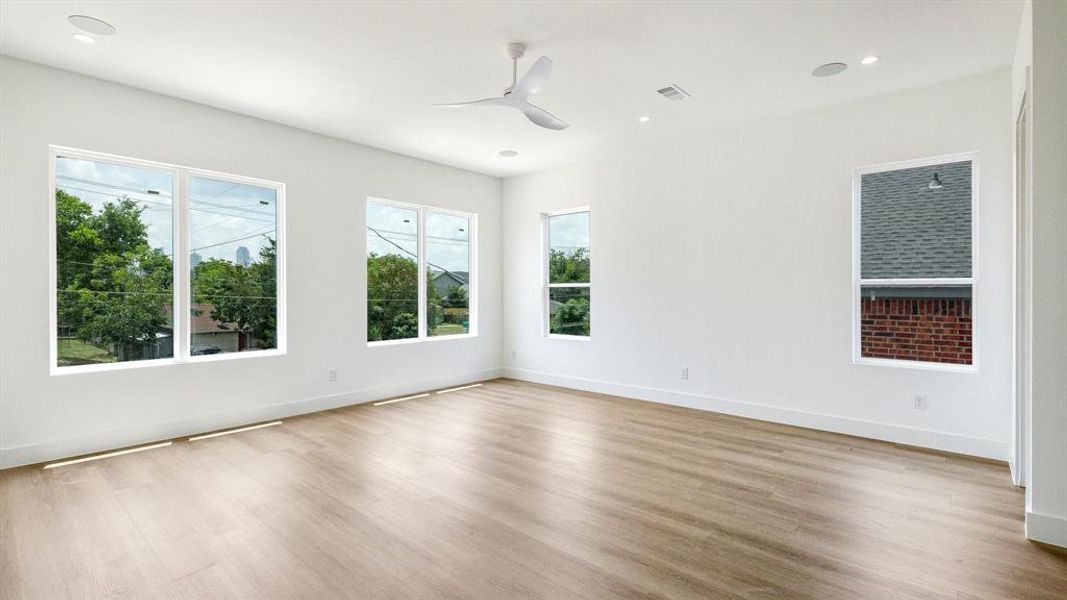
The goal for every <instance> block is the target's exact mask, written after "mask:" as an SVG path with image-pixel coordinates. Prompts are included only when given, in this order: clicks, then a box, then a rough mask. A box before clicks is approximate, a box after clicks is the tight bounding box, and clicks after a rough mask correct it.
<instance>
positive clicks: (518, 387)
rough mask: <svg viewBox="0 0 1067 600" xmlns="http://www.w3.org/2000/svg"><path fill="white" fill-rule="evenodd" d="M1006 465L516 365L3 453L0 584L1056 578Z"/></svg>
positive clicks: (544, 585) (446, 587) (668, 591)
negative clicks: (537, 374) (88, 457)
mask: <svg viewBox="0 0 1067 600" xmlns="http://www.w3.org/2000/svg"><path fill="white" fill-rule="evenodd" d="M1022 514H1023V494H1022V492H1021V490H1020V489H1018V488H1015V487H1013V486H1012V485H1011V482H1010V479H1009V476H1008V470H1007V467H1006V466H1005V465H1003V464H998V463H993V462H988V461H981V460H975V459H969V458H964V457H959V456H949V455H944V454H938V453H933V452H927V451H922V450H918V449H914V448H906V447H900V446H895V445H892V444H887V443H882V442H874V441H870V440H864V439H858V438H853V437H847V436H841V435H835V434H828V433H820V432H816V431H811V430H805V429H799V428H794V427H788V426H782V425H774V424H770V423H763V422H759V421H751V420H747V419H741V418H737V417H729V416H723V415H717V414H714V413H706V412H700V411H695V410H688V409H683V408H675V407H669V406H662V405H657V404H649V403H644V402H638V401H633V400H625V399H621V398H614V397H610V396H603V395H598V394H589V393H583V392H575V391H570V390H563V389H559V388H552V387H546V386H539V385H533V384H527V383H521V382H515V381H507V380H497V381H493V382H488V383H486V384H485V385H484V386H482V387H478V388H474V389H470V390H464V391H460V392H455V393H451V394H444V395H434V396H430V397H428V398H423V399H419V400H412V401H407V402H402V403H397V404H391V405H387V406H381V407H373V406H370V405H363V406H358V407H350V408H344V409H338V410H333V411H328V412H322V413H317V414H313V415H307V416H303V417H296V418H290V419H286V420H285V423H284V424H283V425H281V426H278V427H271V428H266V429H260V430H257V431H250V432H246V433H240V434H236V435H231V436H225V437H219V438H215V439H210V440H202V441H198V442H192V443H189V442H184V441H182V442H176V443H175V444H174V445H173V446H171V447H169V448H164V449H159V450H151V451H148V452H144V453H140V454H131V455H127V456H121V457H116V458H110V459H106V460H101V461H96V462H90V463H84V464H80V465H74V466H68V467H63V468H58V469H50V470H43V469H42V468H41V466H40V465H37V466H32V467H24V468H19V469H13V470H9V471H4V472H0V597H2V598H4V599H5V600H6V599H9V598H44V599H53V598H104V597H108V598H110V597H114V598H188V599H191V600H192V599H204V598H308V599H320V598H359V599H372V598H463V599H482V598H485V599H497V598H761V599H762V598H813V599H814V598H819V599H828V598H862V599H883V598H887V599H888V598H1049V599H1052V598H1058V599H1063V598H1067V556H1065V554H1064V553H1062V552H1060V551H1057V550H1054V549H1051V548H1048V547H1043V546H1040V545H1037V544H1034V543H1031V542H1027V541H1026V540H1024V539H1023V531H1022V529H1023V527H1022Z"/></svg>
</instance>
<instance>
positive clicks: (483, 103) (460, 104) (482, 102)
mask: <svg viewBox="0 0 1067 600" xmlns="http://www.w3.org/2000/svg"><path fill="white" fill-rule="evenodd" d="M506 100H507V99H506V98H483V99H481V100H474V101H473V102H450V103H447V104H431V105H430V106H443V107H445V108H466V107H468V106H492V105H494V104H508V103H507V102H506Z"/></svg>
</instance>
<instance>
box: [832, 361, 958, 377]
mask: <svg viewBox="0 0 1067 600" xmlns="http://www.w3.org/2000/svg"><path fill="white" fill-rule="evenodd" d="M852 364H854V365H865V366H873V367H897V368H904V369H919V370H921V371H941V372H944V373H965V374H971V375H977V374H978V366H977V365H975V364H973V363H972V364H969V365H960V364H955V363H935V362H921V361H917V360H898V359H894V358H869V357H865V356H859V357H855V358H853V359H852Z"/></svg>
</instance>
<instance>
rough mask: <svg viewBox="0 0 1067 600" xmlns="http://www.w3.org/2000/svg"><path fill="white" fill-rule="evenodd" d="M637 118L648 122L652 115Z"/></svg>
mask: <svg viewBox="0 0 1067 600" xmlns="http://www.w3.org/2000/svg"><path fill="white" fill-rule="evenodd" d="M637 120H638V121H641V122H642V123H648V122H649V121H651V120H652V117H649V116H641V117H638V118H637Z"/></svg>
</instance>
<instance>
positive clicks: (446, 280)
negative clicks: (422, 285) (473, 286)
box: [433, 271, 470, 289]
mask: <svg viewBox="0 0 1067 600" xmlns="http://www.w3.org/2000/svg"><path fill="white" fill-rule="evenodd" d="M469 280H470V273H468V272H467V271H439V272H438V273H437V274H435V275H434V276H433V282H434V285H436V286H437V287H438V289H441V287H442V284H445V285H460V286H463V285H467V281H469Z"/></svg>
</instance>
